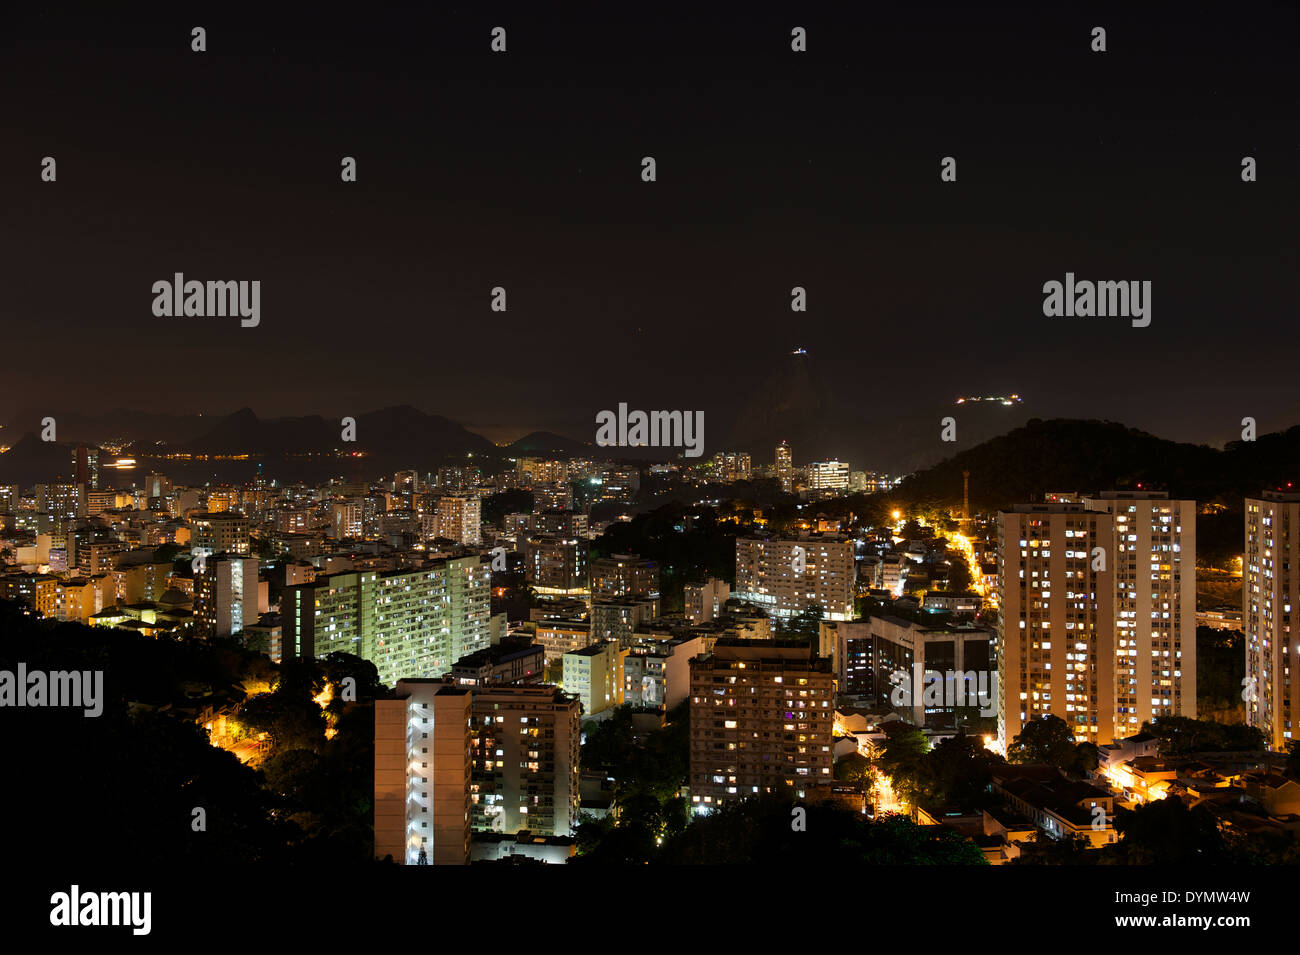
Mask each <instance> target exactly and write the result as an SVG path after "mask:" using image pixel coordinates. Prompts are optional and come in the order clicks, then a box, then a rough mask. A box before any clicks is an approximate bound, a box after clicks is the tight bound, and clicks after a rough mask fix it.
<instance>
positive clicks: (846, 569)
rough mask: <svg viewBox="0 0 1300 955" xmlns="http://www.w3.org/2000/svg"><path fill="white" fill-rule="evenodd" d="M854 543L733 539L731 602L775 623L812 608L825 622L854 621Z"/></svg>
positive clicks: (822, 538)
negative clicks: (774, 619) (751, 608)
mask: <svg viewBox="0 0 1300 955" xmlns="http://www.w3.org/2000/svg"><path fill="white" fill-rule="evenodd" d="M853 585H854V563H853V541H852V540H850V539H849V538H848V537H846V536H843V535H836V534H810V535H808V536H806V537H800V538H798V539H794V538H776V537H768V538H757V537H739V538H737V539H736V589H735V590H734V591H733V592H732V596H733V597H736V598H739V599H740V600H744V601H747V602H749V603H753V604H756V605H758V606H759V607H761V608H762V609H763V610H766V611H767V612H768V613H769V614H771V615H773V616H777V617H794V616H798V615H799V614H801V613H803V612H804V611H805V610H807V609H808V607H809V605H811V604H816V605H818V606H820V607H821V608H822V616H823V617H824V619H827V620H852V619H853V597H854V592H853Z"/></svg>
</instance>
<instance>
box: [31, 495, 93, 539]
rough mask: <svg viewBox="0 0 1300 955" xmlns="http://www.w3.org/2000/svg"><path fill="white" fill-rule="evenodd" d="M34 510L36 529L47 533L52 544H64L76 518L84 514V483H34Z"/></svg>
mask: <svg viewBox="0 0 1300 955" xmlns="http://www.w3.org/2000/svg"><path fill="white" fill-rule="evenodd" d="M36 511H37V514H38V515H39V520H38V523H37V530H38V532H39V533H41V534H49V535H50V537H51V538H53V540H54V544H53V546H54V547H56V548H62V547H64V546H66V542H67V537H68V532H69V531H71V530H72V529H73V527H74V526H75V525H76V522H77V518H79V517H85V516H86V486H85V485H84V484H38V485H36Z"/></svg>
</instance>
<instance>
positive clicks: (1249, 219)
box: [0, 3, 1300, 442]
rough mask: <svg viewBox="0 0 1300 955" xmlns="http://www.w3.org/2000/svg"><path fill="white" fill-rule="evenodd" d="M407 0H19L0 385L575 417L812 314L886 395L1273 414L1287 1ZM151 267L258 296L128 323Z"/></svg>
mask: <svg viewBox="0 0 1300 955" xmlns="http://www.w3.org/2000/svg"><path fill="white" fill-rule="evenodd" d="M131 6H132V8H133V9H134V8H135V5H131ZM425 6H426V9H424V10H422V11H421V12H414V11H412V12H398V13H380V12H373V11H372V10H371V8H370V5H368V4H358V5H353V11H354V12H351V13H348V12H346V11H345V10H342V9H340V10H339V11H338V12H337V13H334V12H325V11H327V10H330V9H331V8H328V7H326V8H321V9H320V11H318V12H316V13H314V14H312V15H311V16H306V15H303V16H301V17H295V18H287V17H286V18H283V19H275V18H273V17H270V16H269V15H268V14H267V13H266V12H265V11H264V10H263V9H261V8H259V7H256V6H253V7H250V8H248V9H247V10H246V11H243V12H231V10H232V8H230V7H229V6H228V5H220V6H216V5H213V6H211V7H210V9H211V10H212V11H213V12H212V13H211V14H209V13H206V12H200V13H182V14H179V15H178V14H177V13H175V12H174V10H173V11H171V12H168V11H167V9H166V8H162V11H161V12H160V13H159V14H158V15H157V16H152V15H150V13H148V12H147V8H143V7H141V8H139V9H140V11H141V12H138V13H131V14H125V15H122V14H118V13H116V12H114V14H113V15H109V14H106V13H104V12H100V13H98V14H95V15H93V16H90V17H86V16H72V15H67V16H63V15H58V14H43V13H16V14H9V17H10V22H9V23H8V24H7V25H6V29H4V30H3V31H2V32H0V35H2V36H3V39H2V40H0V63H2V64H3V70H4V75H3V77H2V82H0V117H2V119H0V122H2V123H3V128H4V131H5V133H4V136H3V148H2V149H0V207H2V208H3V210H4V215H3V219H0V263H3V265H2V270H3V272H2V274H3V276H4V295H3V298H2V299H0V333H2V337H0V342H2V344H0V354H3V355H4V360H3V365H2V366H0V421H4V420H7V419H8V417H9V416H10V415H11V414H13V413H14V412H16V411H17V410H18V409H19V408H25V407H32V406H38V407H39V406H41V405H42V404H43V403H48V404H49V405H50V406H51V408H52V409H55V410H57V409H62V408H70V407H73V406H81V407H85V406H91V407H103V408H108V407H114V406H124V407H136V408H152V409H155V410H163V409H167V408H171V409H174V410H176V411H184V412H190V411H202V412H204V413H212V414H218V413H226V412H229V411H232V410H234V409H235V408H238V407H240V406H245V405H247V406H251V407H253V408H254V409H255V410H256V411H257V412H258V413H259V414H261V415H263V416H275V415H287V414H316V413H318V414H323V415H342V414H349V413H353V414H355V413H359V412H362V411H367V410H371V409H374V408H378V407H382V406H384V405H390V404H398V403H410V404H413V405H416V406H417V407H420V408H422V409H424V410H426V411H429V412H434V413H440V414H445V415H447V416H449V417H452V418H455V419H457V420H460V421H463V422H464V423H466V424H467V425H470V426H472V427H477V428H480V429H483V430H484V431H485V433H488V434H489V435H490V436H496V435H498V434H500V435H503V436H505V437H513V436H514V435H515V434H517V433H521V432H523V431H525V430H531V429H533V428H549V429H552V430H556V431H561V432H565V433H569V434H574V435H578V436H581V437H584V438H588V439H590V437H591V433H592V432H593V431H594V424H593V421H594V416H595V413H596V412H597V411H598V410H600V409H603V408H614V407H617V404H618V403H619V402H620V401H626V402H628V403H629V404H630V405H631V406H632V407H633V408H647V409H660V408H662V409H703V410H704V411H705V412H706V416H707V417H708V419H709V420H710V421H711V422H719V421H723V422H725V421H727V420H729V418H730V417H732V416H734V415H735V413H736V412H737V410H738V409H739V407H740V406H741V404H742V403H743V402H744V400H745V398H746V397H747V396H748V394H749V392H750V391H751V390H752V389H754V388H756V387H759V386H760V383H761V382H762V380H763V379H764V377H765V376H766V374H767V372H768V371H769V370H770V369H771V368H772V367H774V366H775V365H776V364H777V363H779V362H780V361H781V358H782V356H783V355H784V354H786V353H788V352H789V351H790V349H792V348H794V347H796V346H803V347H805V348H807V349H808V350H809V352H810V353H811V354H812V355H813V356H815V357H816V358H817V360H818V366H817V367H818V371H819V374H820V375H823V376H826V377H827V379H828V380H830V381H832V382H833V383H834V387H835V388H836V389H838V392H839V393H841V394H842V395H843V396H844V399H845V400H849V401H859V402H868V403H871V404H873V405H876V406H877V407H878V409H879V413H880V414H881V415H885V416H887V415H889V414H890V413H891V407H893V405H892V403H893V402H896V401H905V400H914V401H921V402H923V403H934V404H935V405H936V406H938V405H943V404H945V403H950V402H951V400H952V399H953V398H954V397H955V396H956V395H957V394H960V393H1003V392H1012V391H1018V392H1020V393H1021V394H1023V395H1025V396H1026V397H1027V402H1028V403H1027V406H1026V407H1027V410H1031V411H1033V412H1034V413H1036V414H1041V415H1042V416H1053V415H1065V416H1072V417H1100V418H1110V419H1114V420H1120V421H1124V422H1125V423H1128V424H1131V425H1134V426H1138V427H1143V428H1146V429H1148V430H1151V431H1153V432H1155V433H1157V434H1160V435H1162V436H1165V437H1170V438H1178V439H1184V440H1204V441H1212V442H1217V441H1222V440H1224V439H1227V438H1235V437H1237V436H1238V432H1239V430H1240V425H1239V423H1238V422H1239V421H1240V419H1241V418H1242V416H1244V415H1253V416H1255V417H1256V418H1257V419H1258V421H1259V425H1260V429H1261V431H1269V430H1276V429H1279V428H1283V427H1287V426H1290V425H1292V424H1296V423H1300V394H1298V392H1297V388H1296V384H1295V383H1296V379H1297V374H1296V341H1297V335H1296V331H1295V323H1296V320H1297V312H1296V307H1295V306H1296V287H1297V283H1296V279H1297V274H1298V273H1297V265H1298V263H1297V248H1296V211H1297V209H1298V208H1300V204H1298V203H1297V199H1298V198H1300V190H1298V189H1297V172H1298V171H1300V170H1298V168H1297V151H1296V147H1297V135H1296V132H1295V129H1296V125H1295V123H1296V118H1297V111H1296V103H1295V99H1294V95H1295V90H1296V89H1297V88H1300V86H1297V83H1296V76H1295V70H1294V64H1295V63H1296V61H1297V58H1296V56H1295V52H1294V51H1295V49H1296V44H1297V40H1298V39H1300V31H1298V30H1297V13H1296V8H1295V7H1294V6H1293V5H1292V4H1283V3H1278V4H1266V3H1265V4H1249V3H1248V4H1232V5H1225V4H1194V3H1193V4H1187V3H1178V4H1143V5H1142V6H1143V7H1145V8H1147V9H1146V10H1145V12H1143V13H1141V14H1135V12H1133V11H1129V12H1108V11H1107V9H1106V8H1104V7H1099V6H1097V5H1095V4H1088V5H1087V6H1086V8H1085V7H1084V5H1058V4H1041V5H1040V4H1035V5H1033V6H1026V7H1023V8H1021V7H1015V8H1004V9H1003V10H1002V11H1001V12H998V11H990V10H988V9H985V8H984V5H982V4H961V5H956V6H955V7H947V6H943V5H935V4H901V5H899V6H901V7H903V8H904V12H898V11H894V12H890V11H888V10H885V9H883V8H884V6H885V5H883V4H875V3H870V4H849V3H833V4H825V5H813V6H808V5H805V4H790V5H786V6H787V7H788V10H787V11H786V12H779V11H777V8H775V7H774V8H772V10H773V11H777V12H763V8H761V7H755V6H753V5H739V4H737V5H728V6H726V7H725V8H723V9H719V10H716V11H711V12H708V13H703V12H701V11H699V10H692V9H691V7H690V6H685V5H683V6H680V7H679V6H674V5H667V4H659V3H655V4H644V3H641V4H635V3H602V4H592V5H578V4H564V5H563V6H562V7H560V6H559V5H557V10H556V12H554V13H550V12H545V11H537V10H531V11H530V10H529V6H534V7H535V6H536V5H529V6H520V7H519V8H518V9H514V8H512V7H510V6H508V5H500V4H477V3H476V4H465V5H457V6H456V7H455V8H446V9H437V7H441V5H435V4H429V5H425ZM1037 7H1051V8H1053V9H1050V10H1043V9H1036V8H1037ZM430 8H432V9H430ZM855 8H856V9H855ZM878 8H880V9H878ZM199 9H201V10H202V9H204V8H203V7H202V6H200V7H199ZM1119 9H1120V10H1122V9H1123V8H1122V7H1121V8H1119ZM124 17H125V18H124ZM1138 17H1140V18H1138ZM196 25H201V26H204V27H206V28H207V31H208V52H206V53H202V54H199V53H193V52H191V51H190V28H191V27H193V26H196ZM496 25H501V26H504V27H505V28H506V29H507V31H508V45H509V49H508V52H507V53H506V54H504V55H499V54H493V53H491V52H490V50H489V39H490V37H489V32H490V29H491V28H492V27H493V26H496ZM796 25H797V26H804V27H806V28H807V30H808V35H809V51H808V52H807V53H803V54H796V53H792V52H791V51H790V28H791V27H793V26H796ZM1097 25H1100V26H1104V27H1106V28H1107V30H1108V38H1107V42H1108V51H1107V52H1106V53H1104V54H1096V53H1093V52H1091V51H1090V49H1089V43H1090V31H1091V28H1092V27H1093V26H1097ZM46 155H51V156H54V157H55V158H56V159H57V161H58V182H57V183H54V184H48V183H42V182H41V181H40V179H39V172H40V165H39V164H40V160H41V157H43V156H46ZM345 155H350V156H355V157H356V158H357V161H358V170H359V182H357V183H355V184H344V183H342V182H340V181H339V168H340V167H339V163H340V159H341V157H343V156H345ZM645 155H652V156H654V157H655V158H656V160H657V163H658V182H656V183H653V184H647V183H643V182H641V181H640V159H641V157H642V156H645ZM945 155H952V156H955V157H956V158H957V162H958V182H957V183H955V184H945V183H941V182H940V181H939V159H940V157H942V156H945ZM1244 155H1251V156H1254V157H1255V158H1256V159H1257V160H1258V163H1259V181H1258V182H1256V183H1253V184H1245V183H1242V182H1241V181H1240V176H1239V170H1240V161H1241V157H1242V156H1244ZM176 271H182V272H184V273H185V274H186V276H187V278H197V279H249V280H251V279H258V280H260V281H261V282H262V320H261V325H260V327H258V328H255V329H243V328H240V327H239V323H238V321H237V320H231V319H202V318H156V317H154V315H153V314H152V311H151V303H152V294H151V292H150V287H151V285H152V283H153V282H154V281H156V280H159V279H164V278H170V277H171V275H172V273H173V272H176ZM1067 271H1073V272H1075V273H1076V274H1077V275H1078V276H1079V277H1080V278H1092V279H1116V280H1118V279H1138V280H1150V281H1151V282H1152V283H1153V320H1152V324H1151V326H1150V327H1149V328H1145V329H1136V328H1132V327H1131V326H1130V324H1129V323H1128V321H1126V320H1124V319H1118V318H1092V319H1049V318H1046V317H1044V316H1043V314H1042V291H1041V288H1042V285H1043V283H1044V282H1046V281H1048V280H1051V279H1057V280H1060V279H1063V278H1064V275H1065V273H1066V272H1067ZM495 285H502V286H505V287H506V289H507V291H508V296H509V311H508V312H507V313H505V314H504V315H497V314H494V313H492V312H491V311H490V310H489V307H488V306H489V290H490V289H491V288H492V287H493V286H495ZM794 285H802V286H805V287H807V289H808V295H809V311H808V313H807V314H806V315H793V314H792V313H791V312H790V310H789V296H790V288H791V287H792V286H794Z"/></svg>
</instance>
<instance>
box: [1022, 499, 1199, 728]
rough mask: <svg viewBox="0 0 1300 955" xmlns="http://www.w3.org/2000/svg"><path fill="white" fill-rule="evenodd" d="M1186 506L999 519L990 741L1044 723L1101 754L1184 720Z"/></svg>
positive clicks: (1189, 590) (1192, 688)
mask: <svg viewBox="0 0 1300 955" xmlns="http://www.w3.org/2000/svg"><path fill="white" fill-rule="evenodd" d="M1195 514H1196V509H1195V504H1194V502H1192V501H1177V500H1169V499H1168V498H1167V497H1165V496H1162V495H1160V494H1159V493H1157V492H1143V493H1142V494H1141V495H1130V494H1128V493H1114V494H1105V495H1098V496H1096V497H1090V498H1085V499H1084V500H1082V501H1066V500H1058V501H1053V502H1049V503H1043V504H1029V505H1024V506H1022V507H1020V508H1017V509H1015V510H1013V511H1007V512H1003V513H1002V514H1001V515H999V539H1000V540H999V545H1000V546H999V573H998V580H999V588H998V589H999V595H998V596H999V604H1000V614H999V624H998V677H999V690H1000V694H1001V702H1000V704H999V718H998V719H999V723H998V728H999V737H1000V738H1001V740H1002V741H1003V742H1004V743H1006V742H1010V741H1011V740H1013V739H1014V737H1015V736H1016V735H1017V734H1019V733H1020V731H1021V729H1022V728H1023V726H1024V724H1025V723H1026V722H1028V721H1029V720H1031V719H1037V718H1040V717H1042V716H1045V715H1047V714H1049V713H1050V714H1054V715H1056V716H1059V717H1060V718H1062V719H1064V720H1065V721H1066V722H1067V723H1068V724H1069V725H1070V728H1071V731H1072V732H1073V733H1074V735H1075V738H1076V739H1077V740H1079V741H1084V740H1087V741H1090V742H1093V743H1096V744H1098V745H1105V744H1107V743H1109V742H1111V741H1112V740H1114V739H1118V738H1123V737H1126V736H1132V735H1135V734H1136V733H1137V732H1138V731H1139V730H1140V728H1141V726H1142V723H1143V722H1145V721H1147V720H1150V719H1158V718H1159V717H1161V716H1191V717H1194V716H1195V715H1196V618H1195V614H1196V603H1195V566H1196V532H1195Z"/></svg>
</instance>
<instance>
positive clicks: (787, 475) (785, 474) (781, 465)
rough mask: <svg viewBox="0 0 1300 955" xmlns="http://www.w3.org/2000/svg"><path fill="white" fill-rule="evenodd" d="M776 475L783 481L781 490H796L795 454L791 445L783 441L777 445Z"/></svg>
mask: <svg viewBox="0 0 1300 955" xmlns="http://www.w3.org/2000/svg"><path fill="white" fill-rule="evenodd" d="M776 477H777V480H779V481H780V482H781V490H783V491H786V492H787V493H788V492H791V491H793V490H794V455H793V454H792V453H791V451H790V445H788V444H786V443H785V442H784V441H782V442H781V443H780V444H778V445H777V446H776Z"/></svg>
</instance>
